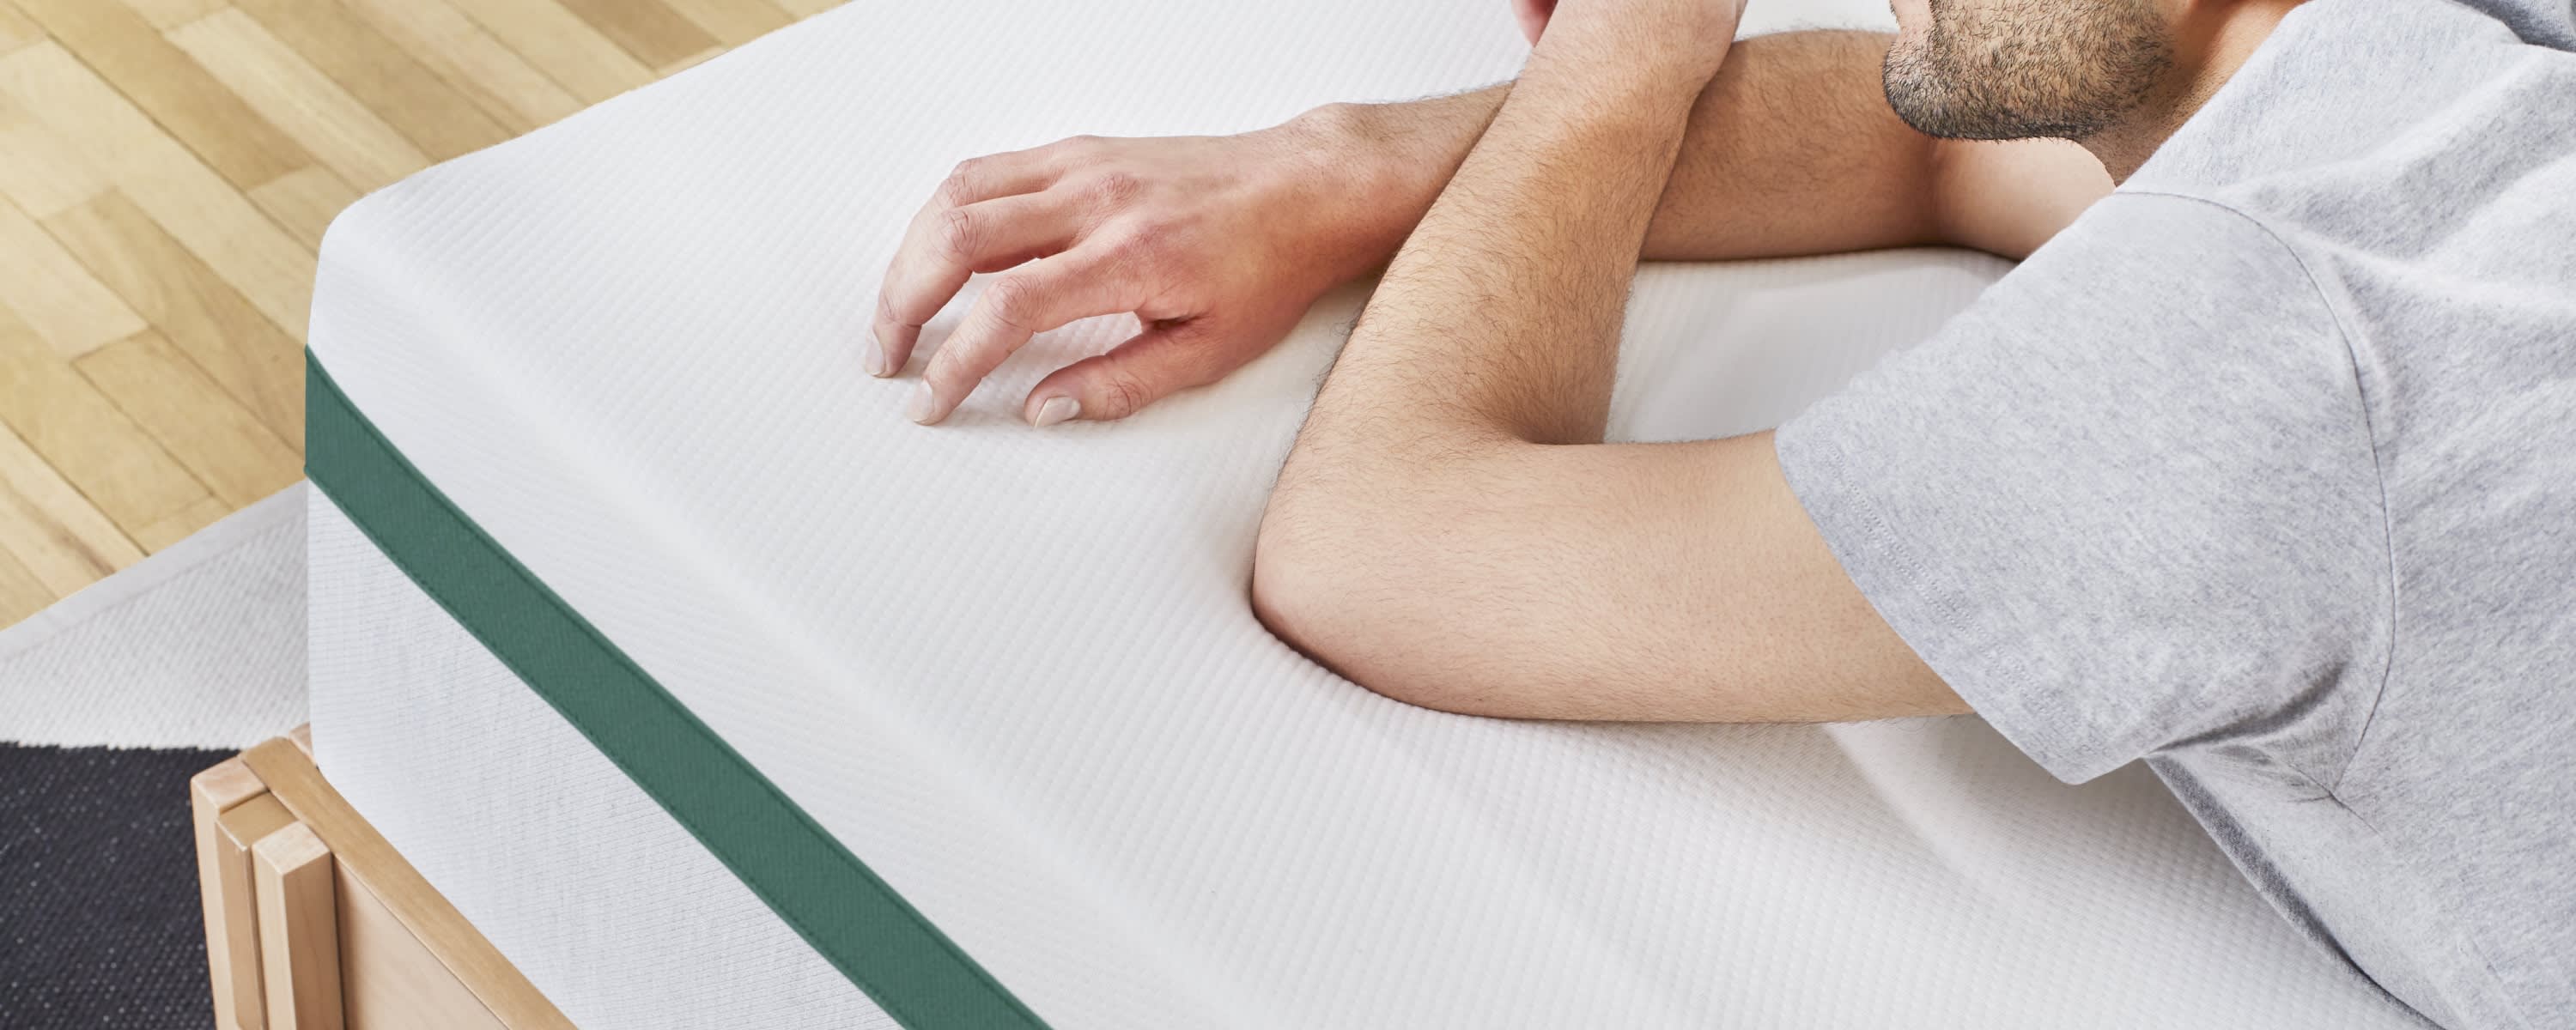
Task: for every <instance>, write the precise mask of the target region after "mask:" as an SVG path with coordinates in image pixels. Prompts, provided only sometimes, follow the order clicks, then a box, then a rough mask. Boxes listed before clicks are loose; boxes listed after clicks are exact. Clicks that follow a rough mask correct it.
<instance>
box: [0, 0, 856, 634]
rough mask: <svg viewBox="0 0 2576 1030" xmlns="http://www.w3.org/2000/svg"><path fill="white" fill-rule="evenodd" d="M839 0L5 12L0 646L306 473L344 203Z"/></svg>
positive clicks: (257, 4)
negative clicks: (316, 296) (31, 619)
mask: <svg viewBox="0 0 2576 1030" xmlns="http://www.w3.org/2000/svg"><path fill="white" fill-rule="evenodd" d="M836 2H837V0H0V626H5V625H8V624H10V623H14V622H16V621H18V620H19V619H23V618H25V617H27V616H28V615H30V614H33V613H34V612H36V611H38V610H40V609H42V608H43V607H44V606H45V605H47V604H50V603H52V602H53V601H55V600H58V599H60V598H62V597H64V596H66V595H69V594H70V593H72V592H73V591H76V590H79V589H80V588H82V587H84V586H87V585H89V584H90V583H92V582H95V581H97V580H98V579H99V578H100V577H103V576H106V575H108V574H110V573H112V572H115V571H116V570H118V569H122V568H125V567H127V566H130V565H132V564H134V563H135V562H137V561H140V560H142V558H143V557H144V556H145V555H147V554H150V553H152V552H154V551H158V550H160V549H161V548H164V547H167V546H169V545H171V544H173V543H176V542H178V541H179V540H180V539H182V538H184V537H186V536H187V535H188V534H190V533H193V532H195V531H197V530H198V529H201V528H204V527H205V526H206V525H207V524H209V523H212V522H214V521H215V520H217V519H220V518H222V517H223V516H225V515H227V514H230V513H231V512H233V511H235V510H238V509H239V508H241V507H242V506H243V505H246V504H248V503H250V502H252V501H256V500H258V499H260V498H261V497H264V496H267V495H268V494H269V493H271V492H274V491H275V490H277V489H280V488H282V487H284V486H286V485H288V484H290V483H293V482H294V481H295V480H296V479H297V478H298V477H300V476H301V475H302V465H303V458H302V451H303V394H304V372H303V356H302V351H303V341H304V334H305V320H306V317H307V310H306V309H307V308H308V307H309V306H310V305H311V302H312V291H313V270H314V265H315V254H316V252H317V251H318V250H319V249H320V247H321V241H322V235H323V230H324V228H325V227H327V226H328V225H329V224H330V222H331V219H332V217H333V216H335V215H337V214H339V212H340V210H341V209H342V208H345V207H347V206H348V205H349V204H350V203H352V202H354V201H355V200H357V198H358V197H359V196H361V195H362V194H364V193H365V192H367V191H368V190H372V189H376V188H378V187H381V186H384V185H386V184H388V183H391V182H393V181H394V180H396V179H399V178H401V177H403V176H405V175H409V174H411V173H413V172H415V171H418V170H420V169H421V168H424V167H426V166H428V165H429V164H431V163H434V162H437V161H443V160H447V159H449V158H452V157H457V156H459V155H462V154H466V153H469V152H472V151H475V150H480V149H482V148H484V147H488V146H491V145H494V144H496V143H500V142H503V141H506V140H508V139H509V138H511V137H513V136H516V135H518V134H520V133H523V132H528V131H531V130H534V129H536V128H539V127H542V126H545V125H548V124H551V123H553V122H555V121H557V120H560V119H562V118H564V117H566V116H568V115H571V114H572V113H574V112H576V111H578V110H580V109H581V108H582V107H584V106H586V105H588V104H592V103H596V102H598V101H601V100H605V99H607V98H609V97H612V96H615V95H617V94H619V93H623V92H625V91H627V90H630V89H633V88H635V87H638V86H642V85H644V84H646V83H649V82H652V81H653V80H654V79H656V78H658V77H660V76H663V75H667V74H671V73H673V72H676V71H678V70H680V69H683V68H687V67H690V66H692V65H695V64H697V63H698V62H701V61H704V60H706V59H707V58H709V57H711V56H714V55H715V54H717V53H720V52H722V51H724V50H726V49H729V48H731V47H734V46H738V45H741V44H743V43H745V42H748V41H750V40H752V39H754V38H756V37H758V36H760V35H762V34H764V33H767V32H770V31H772V30H775V29H777V28H779V27H781V26H784V25H787V24H789V23H791V22H793V21H795V20H796V19H798V18H801V17H804V16H806V15H810V14H814V13H816V12H818V11H821V10H823V9H825V8H828V7H831V6H834V4H835V3H836Z"/></svg>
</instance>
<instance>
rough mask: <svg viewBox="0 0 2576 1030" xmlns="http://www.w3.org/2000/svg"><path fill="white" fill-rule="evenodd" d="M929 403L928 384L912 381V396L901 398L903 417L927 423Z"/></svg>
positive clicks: (929, 412)
mask: <svg viewBox="0 0 2576 1030" xmlns="http://www.w3.org/2000/svg"><path fill="white" fill-rule="evenodd" d="M931 403H932V402H931V398H930V384H929V383H914V384H912V396H909V397H906V398H904V400H903V417H905V418H908V419H911V420H913V421H915V422H919V423H921V424H922V425H925V426H926V425H929V424H930V415H931Z"/></svg>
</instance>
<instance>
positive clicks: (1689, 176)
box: [1316, 30, 2111, 261]
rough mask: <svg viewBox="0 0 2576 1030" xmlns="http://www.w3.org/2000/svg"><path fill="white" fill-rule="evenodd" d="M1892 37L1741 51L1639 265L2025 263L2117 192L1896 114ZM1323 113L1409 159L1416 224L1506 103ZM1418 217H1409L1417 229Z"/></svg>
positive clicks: (2046, 147) (2077, 150)
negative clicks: (1886, 81)
mask: <svg viewBox="0 0 2576 1030" xmlns="http://www.w3.org/2000/svg"><path fill="white" fill-rule="evenodd" d="M1892 38H1893V37H1890V36H1889V35H1887V34H1886V33H1881V32H1863V31H1849V30H1814V31H1807V32H1788V33H1780V34H1777V35H1770V36H1756V37H1754V38H1752V39H1747V40H1743V41H1741V42H1738V43H1736V44H1735V45H1734V47H1733V49H1732V51H1731V52H1730V53H1729V54H1728V56H1727V58H1726V64H1725V65H1724V66H1723V67H1721V68H1719V69H1718V73H1717V76H1716V78H1714V79H1712V80H1711V81H1710V82H1709V84H1708V86H1707V87H1706V88H1705V89H1702V90H1701V91H1700V94H1699V98H1698V100H1697V101H1696V102H1695V103H1694V104H1693V105H1692V107H1691V112H1690V126H1689V128H1688V129H1687V130H1686V131H1685V132H1684V133H1683V136H1682V145H1681V151H1680V154H1679V155H1678V158H1677V160H1676V162H1675V164H1674V167H1673V173H1672V176H1671V178H1670V179H1668V180H1667V181H1666V183H1665V186H1664V191H1663V193H1662V195H1661V196H1660V197H1659V198H1658V200H1657V203H1656V206H1655V214H1654V219H1653V222H1652V223H1651V224H1650V225H1649V227H1648V228H1647V231H1646V241H1645V245H1644V248H1643V249H1642V251H1641V253H1640V255H1639V256H1641V257H1643V258H1644V259H1645V260H1648V261H1717V260H1728V259H1734V258H1761V257H1784V256H1791V255H1799V254H1835V253H1842V252H1845V251H1854V250H1875V249H1879V248H1884V247H1902V246H1915V245H1930V244H1944V245H1949V246H1957V247H1972V248H1975V249H1978V250H1983V251H1987V252H1990V253H1994V254H1999V255H2002V256H2004V257H2009V258H2015V259H2019V258H2023V257H2028V256H2029V255H2030V252H2031V251H2033V250H2036V249H2038V247H2039V245H2040V244H2041V243H2045V242H2047V240H2048V238H2049V237H2050V236H2053V235H2055V234H2056V233H2057V230H2059V229H2062V228H2065V227H2066V224H2067V223H2069V222H2072V221H2074V220H2075V216H2076V215H2079V214H2082V213H2083V211H2084V209H2085V208H2086V207H2088V206H2090V205H2091V204H2092V203H2093V202H2094V201H2095V200H2099V199H2101V198H2102V196H2103V195H2104V194H2107V193H2109V192H2110V191H2111V178H2110V175H2109V174H2108V173H2106V172H2104V171H2103V170H2102V164H2101V162H2099V161H2096V160H2094V158H2093V155H2092V154H2091V153H2089V152H2087V151H2085V149H2084V148H2083V147H2081V146H2077V145H2076V144H2073V143H2070V142H2067V141H2065V140H2014V141H2010V142H2000V143H1998V142H1984V141H1976V140H1944V139H1934V138H1932V137H1930V136H1926V135H1924V134H1922V133H1920V132H1916V131H1915V130H1914V129H1913V127H1911V126H1908V125H1906V124H1905V123H1904V122H1903V121H1902V120H1900V119H1898V118H1897V117H1896V112H1895V111H1894V110H1893V109H1891V108H1889V107H1888V106H1887V96H1886V92H1885V89H1884V88H1883V87H1882V85H1881V83H1880V81H1879V65H1880V62H1881V61H1882V60H1883V59H1884V58H1885V57H1886V55H1887V48H1888V45H1889V44H1890V42H1891V41H1892ZM1510 90H1511V87H1510V84H1509V83H1505V84H1503V85H1499V86H1491V87H1487V88H1485V89H1481V90H1477V91H1475V92H1472V93H1461V94H1457V95H1455V96H1448V97H1434V98H1431V99H1428V100H1415V101H1407V102H1404V103H1396V104H1353V105H1342V106H1341V107H1339V108H1338V109H1327V110H1325V111H1322V112H1318V114H1317V116H1316V117H1317V118H1318V119H1319V120H1334V121H1337V122H1338V125H1337V126H1336V132H1338V133H1342V134H1348V135H1351V136H1355V137H1357V138H1360V139H1363V140H1366V141H1368V142H1369V143H1370V144H1371V148H1370V149H1373V150H1378V151H1383V152H1390V153H1399V154H1408V155H1409V157H1410V160H1408V161H1407V163H1406V167H1407V168H1409V169H1412V170H1414V174H1412V175H1406V176H1389V177H1388V179H1389V180H1390V181H1389V182H1388V184H1387V188H1388V189H1389V201H1390V202H1389V203H1388V204H1387V205H1386V206H1387V207H1388V209H1390V210H1402V211H1408V212H1411V213H1412V215H1413V216H1414V218H1416V219H1418V218H1419V216H1420V213H1421V211H1422V210H1424V209H1427V208H1428V207H1429V205H1430V202H1431V198H1432V197H1435V196H1437V195H1438V194H1439V191H1440V189H1441V187H1443V186H1445V185H1447V183H1448V177H1449V175H1451V174H1454V173H1455V171H1456V170H1457V167H1458V162H1459V161H1461V160H1462V159H1464V158H1465V157H1466V154H1467V149H1468V148H1469V147H1471V146H1473V145H1474V144H1475V142H1476V138H1477V135H1478V134H1479V133H1481V132H1482V131H1483V130H1484V127H1485V125H1486V123H1487V122H1489V121H1491V120H1492V118H1493V114H1494V111H1495V110H1496V109H1497V108H1499V107H1501V106H1502V103H1503V98H1504V97H1505V96H1507V95H1508V94H1509V93H1510ZM1411 224H1412V223H1411V222H1410V221H1408V222H1407V223H1406V228H1410V226H1411Z"/></svg>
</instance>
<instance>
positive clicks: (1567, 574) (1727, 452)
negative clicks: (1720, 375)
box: [1254, 433, 1967, 722]
mask: <svg viewBox="0 0 2576 1030" xmlns="http://www.w3.org/2000/svg"><path fill="white" fill-rule="evenodd" d="M1352 486H1353V487H1355V489H1352V490H1351V491H1350V492H1349V495H1357V496H1364V497H1368V498H1370V500H1367V501H1364V502H1362V503H1360V504H1357V505H1352V504H1343V505H1339V506H1336V508H1335V509H1334V510H1333V512H1331V513H1329V514H1323V515H1319V516H1315V517H1306V516H1302V515H1301V514H1300V513H1299V512H1297V511H1295V510H1293V509H1291V510H1289V511H1286V512H1277V513H1274V518H1273V520H1271V521H1270V522H1268V523H1265V525H1264V527H1263V540H1262V551H1261V553H1262V559H1261V561H1260V563H1259V565H1258V566H1257V568H1256V571H1255V581H1254V586H1255V590H1254V594H1255V601H1256V604H1257V605H1259V606H1260V607H1261V609H1262V614H1263V616H1264V618H1265V619H1266V620H1267V621H1268V622H1269V623H1270V624H1271V626H1272V627H1273V628H1274V629H1276V630H1278V631H1279V632H1280V633H1281V634H1282V636H1284V637H1286V638H1288V639H1289V641H1290V642H1291V643H1294V644H1296V645H1298V646H1299V647H1301V648H1302V649H1304V650H1305V651H1307V653H1309V654H1310V655H1313V656H1314V657H1316V658H1317V659H1318V660H1321V661H1323V662H1324V663H1326V664H1328V665H1331V666H1333V667H1334V668H1335V669H1336V670H1337V671H1339V672H1341V673H1342V674H1344V675H1346V676H1349V677H1350V678H1352V679H1353V680H1356V681H1357V682H1359V683H1361V684H1362V685H1365V686H1367V687H1369V688H1371V689H1373V690H1376V691H1378V692H1379V693H1383V694H1387V695H1389V696H1391V697H1395V698H1398V699H1400V700H1405V701H1409V702H1412V703H1415V704H1421V705H1424V706H1427V707H1432V708H1439V709H1444V710H1448V711H1456V712H1465V713H1470V714H1482V715H1497V716H1512V717H1529V718H1569V719H1619V720H1658V721H1663V720H1689V721H1726V722H1755V721H1807V720H1837V719H1869V718H1884V717H1891V716H1903V715H1935V714H1949V713H1958V712H1964V711H1966V710H1967V709H1966V706H1965V705H1964V704H1963V703H1962V702H1960V700H1959V699H1958V696H1957V695H1956V694H1954V693H1952V692H1951V691H1950V690H1949V689H1948V688H1947V687H1946V686H1944V685H1943V684H1942V682H1941V680H1940V679H1939V677H1937V676H1935V675H1933V673H1932V671H1931V670H1930V669H1929V668H1927V667H1926V666H1925V665H1924V664H1923V662H1922V661H1921V660H1919V659H1917V658H1916V657H1915V655H1914V653H1913V651H1912V650H1910V649H1909V648H1908V647H1907V646H1906V644H1905V642H1904V641H1902V640H1900V639H1898V638H1897V636H1896V634H1895V633H1894V632H1892V631H1891V630H1889V629H1888V627H1887V625H1886V624H1885V623H1884V622H1882V621H1881V620H1880V619H1879V617H1878V615H1877V614H1876V613H1875V612H1874V611H1873V610H1872V609H1871V607H1870V605H1869V602H1868V601H1867V600H1866V599H1864V598H1863V597H1862V596H1861V593H1860V591H1859V590H1858V589H1856V588H1855V587H1854V586H1853V585H1852V582H1851V580H1850V578H1848V577H1847V576H1845V575H1844V574H1843V571H1842V568H1841V566H1840V565H1838V564H1837V563H1836V561H1835V559H1834V556H1833V553H1832V551H1831V550H1830V549H1828V548H1827V547H1826V545H1825V542H1824V540H1823V539H1822V538H1821V537H1820V536H1819V535H1818V534H1817V531H1816V528H1815V525H1814V524H1813V523H1812V522H1811V521H1809V519H1808V517H1807V514H1806V512H1805V510H1804V509H1803V508H1801V507H1800V506H1799V503H1798V500H1797V498H1796V497H1795V496H1794V495H1793V494H1791V492H1790V490H1789V487H1788V485H1787V483H1786V482H1785V481H1784V480H1783V478H1782V476H1781V471H1780V466H1779V461H1778V458H1777V457H1776V456H1775V452H1774V451H1773V448H1772V442H1771V434H1769V433H1759V434H1754V435H1751V436H1744V437H1737V438H1733V439H1728V440H1713V441H1703V442H1696V443H1679V444H1606V445H1577V446H1546V445H1538V444H1524V443H1495V444H1490V445H1480V446H1477V447H1474V448H1470V449H1468V450H1467V451H1466V452H1464V453H1458V454H1453V455H1444V456H1443V458H1442V460H1440V461H1438V462H1436V463H1435V462H1428V461H1426V462H1423V463H1421V464H1420V465H1417V466H1416V467H1415V469H1414V470H1413V472H1412V474H1410V475H1408V476H1407V477H1405V481H1404V482H1401V483H1396V482H1389V483H1384V484H1379V485H1374V486H1360V485H1358V484H1352ZM1346 496H1347V495H1346Z"/></svg>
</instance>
